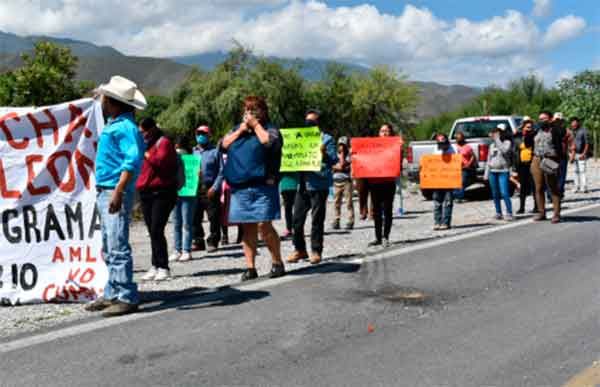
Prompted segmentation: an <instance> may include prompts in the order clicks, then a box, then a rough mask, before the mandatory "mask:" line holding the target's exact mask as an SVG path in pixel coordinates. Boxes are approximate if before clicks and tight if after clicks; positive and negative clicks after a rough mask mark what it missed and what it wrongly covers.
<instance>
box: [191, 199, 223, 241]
mask: <svg viewBox="0 0 600 387" xmlns="http://www.w3.org/2000/svg"><path fill="white" fill-rule="evenodd" d="M204 212H206V215H207V217H208V223H209V231H210V233H209V235H208V238H206V243H207V244H208V245H210V246H215V247H216V246H218V245H219V242H220V241H221V199H220V198H219V195H217V194H215V195H214V196H213V198H212V199H209V198H208V196H206V193H205V192H203V193H201V194H200V195H199V196H198V205H197V206H196V215H195V216H194V241H195V242H196V243H197V244H202V242H201V241H203V240H204V238H205V235H206V234H205V233H204V227H202V221H203V220H204Z"/></svg>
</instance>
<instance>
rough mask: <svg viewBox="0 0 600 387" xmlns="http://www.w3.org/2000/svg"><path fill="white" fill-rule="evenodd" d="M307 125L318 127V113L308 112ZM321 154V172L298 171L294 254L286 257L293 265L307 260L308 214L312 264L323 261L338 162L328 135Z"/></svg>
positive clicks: (323, 134) (323, 135)
mask: <svg viewBox="0 0 600 387" xmlns="http://www.w3.org/2000/svg"><path fill="white" fill-rule="evenodd" d="M306 126H307V128H309V129H312V128H314V127H318V126H319V112H318V111H316V110H309V111H308V112H307V113H306ZM321 155H322V160H321V169H320V170H319V171H318V172H299V181H298V193H297V195H296V202H295V203H294V238H293V243H294V252H293V253H292V254H291V255H290V256H289V257H288V258H287V261H288V262H290V263H295V262H298V261H300V260H302V259H307V258H308V253H307V251H306V241H305V240H304V224H305V223H306V217H307V215H308V212H309V211H310V212H311V217H312V226H311V231H310V241H311V250H312V254H311V256H310V263H312V264H317V263H319V262H321V256H322V254H323V234H324V232H325V214H326V210H327V196H328V195H329V187H330V186H331V181H332V174H331V168H332V167H333V166H334V165H335V164H336V163H337V162H338V157H337V152H336V149H335V141H334V140H333V137H331V136H330V135H329V134H327V133H321Z"/></svg>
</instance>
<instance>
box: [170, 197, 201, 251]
mask: <svg viewBox="0 0 600 387" xmlns="http://www.w3.org/2000/svg"><path fill="white" fill-rule="evenodd" d="M196 202H197V199H196V197H195V196H194V197H179V198H177V203H176V204H175V208H174V209H173V218H172V221H173V223H174V227H173V230H174V232H173V234H174V235H173V237H174V238H175V251H177V252H181V251H185V252H187V253H189V252H191V251H192V239H193V238H194V214H195V213H196ZM182 239H183V246H182Z"/></svg>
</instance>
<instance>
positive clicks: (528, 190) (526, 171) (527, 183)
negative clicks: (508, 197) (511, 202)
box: [517, 163, 537, 211]
mask: <svg viewBox="0 0 600 387" xmlns="http://www.w3.org/2000/svg"><path fill="white" fill-rule="evenodd" d="M517 172H518V173H519V184H521V190H520V191H519V200H520V206H519V210H523V211H525V201H526V200H527V196H529V195H533V200H534V203H535V204H534V209H537V198H536V197H535V184H534V182H533V176H532V175H531V163H521V164H520V165H519V167H518V168H517Z"/></svg>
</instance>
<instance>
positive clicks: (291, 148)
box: [280, 127, 323, 172]
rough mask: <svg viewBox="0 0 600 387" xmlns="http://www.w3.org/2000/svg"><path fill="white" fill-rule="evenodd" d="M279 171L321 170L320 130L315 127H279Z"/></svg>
mask: <svg viewBox="0 0 600 387" xmlns="http://www.w3.org/2000/svg"><path fill="white" fill-rule="evenodd" d="M281 136H282V137H283V150H282V158H281V168H280V171H281V172H301V171H302V172H311V171H312V172H318V171H320V170H321V161H322V157H323V156H322V155H321V131H320V130H319V128H317V127H311V128H290V129H281Z"/></svg>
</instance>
